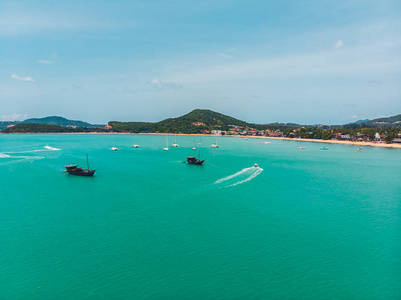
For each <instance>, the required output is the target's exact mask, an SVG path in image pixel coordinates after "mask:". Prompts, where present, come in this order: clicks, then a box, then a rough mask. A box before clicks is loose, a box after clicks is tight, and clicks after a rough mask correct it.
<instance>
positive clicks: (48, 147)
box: [45, 146, 61, 151]
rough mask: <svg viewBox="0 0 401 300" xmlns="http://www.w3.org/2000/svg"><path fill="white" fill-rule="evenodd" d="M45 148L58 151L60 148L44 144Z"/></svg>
mask: <svg viewBox="0 0 401 300" xmlns="http://www.w3.org/2000/svg"><path fill="white" fill-rule="evenodd" d="M45 148H46V149H48V150H51V151H60V150H61V149H59V148H54V147H50V146H45Z"/></svg>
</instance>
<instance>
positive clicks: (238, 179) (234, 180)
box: [215, 167, 263, 187]
mask: <svg viewBox="0 0 401 300" xmlns="http://www.w3.org/2000/svg"><path fill="white" fill-rule="evenodd" d="M262 172H263V169H262V168H259V167H250V168H245V169H242V170H241V171H238V172H236V173H234V174H232V175H230V176H227V177H224V178H221V179H219V180H216V182H215V184H224V187H232V186H236V185H239V184H243V183H245V182H248V181H251V180H252V179H254V178H255V177H256V176H258V175H259V174H260V173H262Z"/></svg>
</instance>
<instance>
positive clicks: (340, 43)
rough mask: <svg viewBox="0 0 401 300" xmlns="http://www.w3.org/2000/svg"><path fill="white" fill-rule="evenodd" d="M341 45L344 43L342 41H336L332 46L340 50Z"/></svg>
mask: <svg viewBox="0 0 401 300" xmlns="http://www.w3.org/2000/svg"><path fill="white" fill-rule="evenodd" d="M343 45H344V42H343V41H342V40H338V41H337V42H336V43H335V44H334V48H336V49H340V48H341V47H342V46H343Z"/></svg>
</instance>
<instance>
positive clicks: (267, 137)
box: [0, 132, 401, 149]
mask: <svg viewBox="0 0 401 300" xmlns="http://www.w3.org/2000/svg"><path fill="white" fill-rule="evenodd" d="M3 134H4V135H14V134H16V135H22V134H27V135H32V134H41V135H43V134H59V135H69V134H71V135H75V134H82V135H87V134H91V135H115V134H118V135H135V134H138V135H166V134H167V135H178V136H206V137H207V136H209V137H210V136H215V135H212V134H195V133H192V134H191V133H188V134H184V133H177V134H176V133H129V132H43V133H33V132H32V133H0V135H3ZM218 137H221V138H225V137H236V138H245V137H246V138H253V139H268V140H284V141H293V142H311V143H325V144H339V145H351V146H360V147H364V146H370V147H383V148H394V149H401V144H385V143H374V142H354V141H340V140H318V139H300V138H287V137H269V136H239V135H218Z"/></svg>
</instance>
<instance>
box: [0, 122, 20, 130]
mask: <svg viewBox="0 0 401 300" xmlns="http://www.w3.org/2000/svg"><path fill="white" fill-rule="evenodd" d="M19 123H20V121H0V130H2V129H4V128H7V126H10V125H14V126H15V125H17V124H19Z"/></svg>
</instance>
